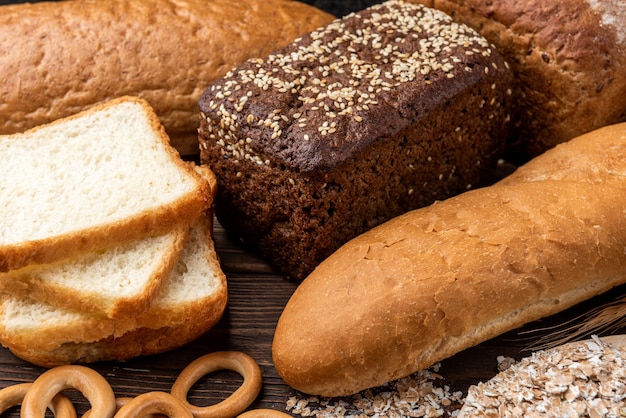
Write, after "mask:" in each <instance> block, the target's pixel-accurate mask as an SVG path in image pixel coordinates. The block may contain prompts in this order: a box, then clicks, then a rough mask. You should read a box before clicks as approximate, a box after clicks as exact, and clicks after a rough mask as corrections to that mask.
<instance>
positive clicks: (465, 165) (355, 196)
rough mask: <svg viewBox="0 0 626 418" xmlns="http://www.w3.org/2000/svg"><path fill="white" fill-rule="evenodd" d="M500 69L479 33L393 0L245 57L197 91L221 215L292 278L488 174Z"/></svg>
mask: <svg viewBox="0 0 626 418" xmlns="http://www.w3.org/2000/svg"><path fill="white" fill-rule="evenodd" d="M510 82H511V74H510V72H509V71H508V69H507V66H506V63H505V62H504V60H502V58H501V57H500V56H499V55H498V54H497V52H496V51H495V50H493V49H492V48H491V47H490V45H489V44H488V43H487V42H485V40H484V38H482V37H480V36H478V34H477V33H476V32H474V31H473V30H471V29H469V28H468V27H465V26H460V25H457V24H455V23H453V22H452V21H451V20H450V19H449V17H448V16H446V15H445V14H443V13H440V12H438V11H435V10H433V9H426V8H423V7H421V6H416V5H411V4H409V3H405V2H397V1H390V2H386V3H384V4H383V5H378V6H373V7H372V8H369V9H366V10H364V11H362V12H359V13H357V14H354V15H351V16H347V17H346V18H344V19H341V20H338V21H335V22H334V23H332V24H330V25H328V26H326V27H324V28H321V29H320V30H317V31H314V32H312V33H309V34H307V35H305V36H303V37H301V38H300V39H298V40H297V41H295V42H294V43H292V44H291V45H289V46H287V47H285V48H283V49H280V50H277V51H275V52H274V53H272V54H270V55H269V56H267V57H265V58H263V59H256V60H249V61H248V62H246V63H245V64H244V65H242V66H240V67H238V68H237V69H235V70H233V71H231V72H229V74H227V75H226V76H224V77H223V78H221V79H219V80H218V81H216V82H215V83H213V84H212V85H211V86H210V87H209V88H207V90H206V91H205V93H204V94H203V96H202V98H201V100H200V109H201V111H202V120H201V124H200V131H199V135H200V144H201V146H200V152H201V161H202V162H203V163H205V164H207V165H209V166H210V167H211V168H212V170H213V171H214V172H215V174H216V176H217V178H218V184H219V187H218V195H217V198H216V204H215V211H216V214H217V216H218V219H219V220H220V223H221V224H222V225H223V226H224V227H225V228H226V229H228V230H229V231H230V232H232V233H234V234H236V235H237V236H239V237H241V238H242V239H243V240H244V241H245V242H247V243H251V244H253V245H255V246H257V247H258V248H259V249H260V250H261V252H262V253H263V254H264V255H265V257H266V258H267V259H268V260H270V261H271V262H272V263H273V264H274V265H275V266H276V267H278V268H279V269H280V270H281V271H282V272H283V273H285V274H287V275H289V276H291V277H294V278H296V279H302V278H304V277H305V276H306V275H307V274H308V273H310V272H311V271H312V270H313V268H314V267H315V266H316V265H317V264H318V263H319V262H320V261H322V260H323V259H324V258H326V257H327V256H328V255H330V254H331V253H332V251H334V250H335V249H337V248H338V247H339V246H340V245H341V244H343V243H344V242H346V241H347V240H348V239H350V238H352V237H354V236H356V235H358V234H359V233H361V232H363V231H365V230H366V229H369V228H371V227H373V226H375V225H377V224H379V223H381V222H383V221H385V220H387V219H389V218H391V217H393V216H396V215H399V214H400V213H402V212H405V211H407V210H409V209H414V208H416V207H420V206H424V205H426V204H429V203H431V202H432V201H433V200H436V199H442V198H445V197H449V196H451V195H453V194H457V193H460V192H462V191H465V190H467V189H468V188H470V187H473V186H476V185H478V184H480V183H481V182H482V181H485V179H486V178H487V177H488V173H490V172H491V171H492V170H493V169H494V168H495V165H496V161H497V159H498V157H500V155H501V152H502V148H503V146H504V142H503V141H504V138H505V137H506V135H507V133H508V131H507V128H508V106H509V99H510V98H509V96H508V94H509V93H510V91H509V85H510Z"/></svg>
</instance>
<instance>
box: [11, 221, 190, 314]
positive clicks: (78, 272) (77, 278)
mask: <svg viewBox="0 0 626 418" xmlns="http://www.w3.org/2000/svg"><path fill="white" fill-rule="evenodd" d="M188 232H189V227H188V226H187V225H185V224H183V225H177V226H176V227H175V228H174V229H172V230H171V231H168V232H167V233H165V234H161V235H157V236H149V237H146V238H142V239H137V240H134V241H130V242H125V243H123V244H121V245H115V246H113V247H109V248H107V249H105V250H102V251H94V252H89V253H85V254H80V255H79V256H77V257H73V258H69V259H63V260H60V261H57V262H55V263H51V264H34V265H31V266H27V267H24V268H21V269H18V270H11V271H9V272H6V273H0V292H5V293H10V294H12V295H13V296H18V297H28V298H31V299H33V300H36V301H40V302H48V303H50V304H51V305H53V306H55V307H59V308H65V309H69V310H74V311H79V312H91V313H94V314H97V315H104V316H106V317H109V318H120V317H131V316H135V315H138V314H140V313H142V312H144V311H145V310H146V309H147V307H148V304H149V303H150V301H151V298H152V296H153V295H154V294H155V293H156V292H158V291H159V290H160V289H161V287H162V286H163V285H164V284H165V283H166V281H167V279H168V278H169V277H170V273H171V272H172V269H173V268H174V264H175V263H176V262H177V261H178V259H179V257H180V255H181V253H182V251H183V248H184V246H185V241H186V240H187V235H188Z"/></svg>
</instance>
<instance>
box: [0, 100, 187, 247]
mask: <svg viewBox="0 0 626 418" xmlns="http://www.w3.org/2000/svg"><path fill="white" fill-rule="evenodd" d="M0 155H1V156H2V157H1V158H2V159H1V161H0V166H1V167H2V178H3V179H4V180H3V181H2V182H0V196H2V202H1V203H2V207H3V216H2V221H1V224H0V243H1V244H12V243H19V242H22V241H29V240H35V239H42V238H46V237H48V236H51V235H55V234H59V233H63V232H67V231H75V230H77V229H80V228H90V227H92V226H94V225H98V224H101V223H103V222H115V221H117V220H120V219H124V218H125V217H128V216H131V215H133V214H135V213H136V212H137V211H149V210H151V209H153V208H156V207H157V206H158V205H160V204H161V202H163V201H171V200H174V199H176V198H177V197H180V196H182V195H184V194H185V193H190V192H191V191H192V190H193V189H194V188H195V187H197V186H196V183H195V182H194V181H193V177H191V176H189V174H188V171H187V170H182V169H181V167H180V165H179V164H173V159H172V153H171V151H170V150H169V149H167V148H166V147H164V146H163V140H162V138H161V137H160V136H159V135H158V133H157V132H155V131H154V129H153V126H152V125H151V123H150V121H149V120H147V119H146V116H145V114H144V111H143V108H142V107H141V106H140V105H138V104H136V103H133V102H127V103H119V104H118V105H116V106H113V107H111V108H108V109H106V110H104V111H101V112H93V113H89V114H88V115H85V116H82V117H75V118H70V119H67V120H65V121H63V123H56V124H52V125H48V126H45V127H42V128H40V129H36V130H34V131H31V132H28V133H27V134H25V135H23V136H21V135H14V136H6V137H1V138H0ZM155 173H159V175H155ZM155 193H158V195H159V198H158V199H157V198H156V196H155Z"/></svg>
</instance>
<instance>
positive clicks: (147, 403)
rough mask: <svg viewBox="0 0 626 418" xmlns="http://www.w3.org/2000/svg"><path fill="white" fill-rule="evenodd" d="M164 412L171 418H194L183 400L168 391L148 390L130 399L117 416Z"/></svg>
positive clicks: (121, 417) (142, 415)
mask: <svg viewBox="0 0 626 418" xmlns="http://www.w3.org/2000/svg"><path fill="white" fill-rule="evenodd" d="M148 414H163V415H165V416H167V417H170V418H193V415H192V414H191V412H190V411H189V410H188V409H187V407H186V406H185V405H184V404H183V402H182V401H181V400H180V399H178V398H175V397H174V396H172V395H170V394H169V393H166V392H159V391H154V392H148V393H144V394H141V395H139V396H137V397H135V398H133V399H131V400H129V401H128V402H127V403H126V404H125V405H124V406H122V407H121V408H120V409H119V411H117V413H116V414H115V418H135V417H144V416H146V415H148Z"/></svg>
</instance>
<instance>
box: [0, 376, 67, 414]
mask: <svg viewBox="0 0 626 418" xmlns="http://www.w3.org/2000/svg"><path fill="white" fill-rule="evenodd" d="M32 385H33V384H32V383H18V384H15V385H11V386H7V387H5V388H4V389H2V390H0V414H2V413H4V412H6V411H7V410H8V409H9V408H12V407H14V406H17V405H20V404H21V403H22V401H23V400H24V396H26V392H28V390H29V389H30V388H31V386H32ZM48 409H50V410H51V411H52V413H53V414H54V416H55V417H56V418H76V416H77V415H76V409H74V405H73V404H72V401H70V399H69V398H68V397H67V396H65V395H63V394H61V393H58V394H57V395H56V396H55V397H54V398H52V401H51V402H50V405H48Z"/></svg>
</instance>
